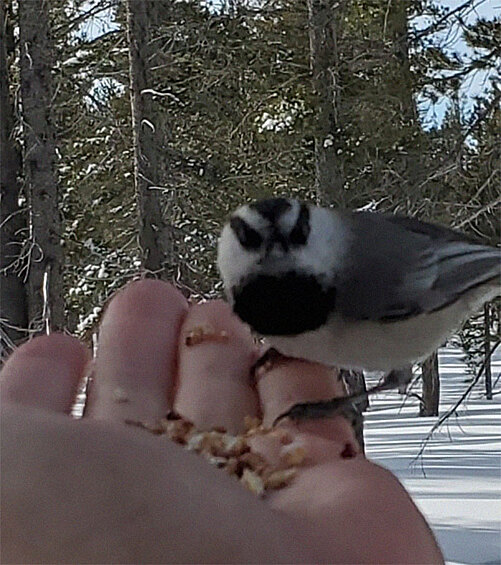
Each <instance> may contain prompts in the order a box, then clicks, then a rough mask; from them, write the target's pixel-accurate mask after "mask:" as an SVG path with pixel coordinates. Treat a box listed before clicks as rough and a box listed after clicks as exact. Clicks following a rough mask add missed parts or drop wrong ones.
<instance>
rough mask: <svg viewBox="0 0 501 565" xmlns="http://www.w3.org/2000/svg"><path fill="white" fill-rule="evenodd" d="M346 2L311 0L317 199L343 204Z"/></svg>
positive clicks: (309, 1) (309, 3)
mask: <svg viewBox="0 0 501 565" xmlns="http://www.w3.org/2000/svg"><path fill="white" fill-rule="evenodd" d="M343 4H344V3H343V2H338V3H337V4H335V5H334V4H333V3H332V2H330V1H329V0H308V10H309V35H310V51H311V67H312V74H313V77H312V79H313V87H314V91H315V94H316V98H317V106H318V111H317V123H316V131H315V167H316V192H317V199H318V201H319V202H321V203H322V204H333V203H337V204H342V203H343V201H344V198H343V186H344V174H343V167H342V159H343V158H340V156H339V154H338V147H339V145H338V143H335V141H336V139H337V138H338V137H340V135H339V134H340V132H341V122H342V120H343V116H342V115H341V104H340V96H341V91H342V85H341V84H340V81H341V76H340V56H341V55H340V52H339V49H340V46H339V37H338V35H339V29H338V28H339V22H340V20H341V17H342V6H343Z"/></svg>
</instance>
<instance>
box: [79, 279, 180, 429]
mask: <svg viewBox="0 0 501 565" xmlns="http://www.w3.org/2000/svg"><path fill="white" fill-rule="evenodd" d="M187 309H188V305H187V302H186V300H185V298H184V297H183V296H182V294H181V293H180V292H179V291H178V290H176V289H175V288H174V287H173V286H172V285H170V284H167V283H165V282H161V281H157V280H150V279H145V280H141V281H135V282H133V283H131V284H129V285H128V286H127V287H125V288H124V289H122V290H121V291H120V292H118V294H117V295H116V296H115V297H114V298H113V299H112V300H111V302H110V304H109V306H108V308H107V309H106V312H105V314H104V316H103V321H102V324H101V328H100V334H99V346H98V352H97V355H96V359H95V365H94V374H93V380H92V385H91V388H90V394H89V400H88V406H87V407H86V411H85V416H86V417H92V418H97V419H104V420H115V421H123V420H126V419H132V420H145V421H148V420H154V419H157V418H160V417H162V416H165V414H166V412H167V411H168V409H169V407H170V405H171V393H172V387H173V382H174V375H175V364H176V353H177V341H178V334H179V327H180V325H181V322H182V319H183V317H184V316H185V314H186V312H187Z"/></svg>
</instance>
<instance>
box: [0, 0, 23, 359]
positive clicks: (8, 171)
mask: <svg viewBox="0 0 501 565" xmlns="http://www.w3.org/2000/svg"><path fill="white" fill-rule="evenodd" d="M9 17H10V14H9V13H8V11H7V3H6V2H5V1H2V2H0V164H1V165H0V191H1V203H2V204H1V206H0V276H1V284H0V319H1V328H2V332H5V335H4V336H2V339H1V340H0V343H1V344H2V345H0V347H1V348H2V349H3V343H4V341H7V342H8V344H9V345H10V346H12V345H15V344H16V343H18V342H19V341H20V340H21V339H22V338H23V337H24V336H25V331H23V329H26V328H27V327H28V311H27V304H26V289H25V284H24V281H23V279H22V276H21V273H20V270H21V269H20V267H21V265H20V261H21V258H20V253H21V245H22V238H23V235H22V233H21V231H22V229H23V228H25V227H26V215H25V213H24V211H23V208H21V206H20V205H19V197H20V193H21V184H20V177H21V174H22V161H21V154H20V152H19V150H18V148H17V147H16V145H15V143H14V141H13V139H12V131H13V127H14V108H13V102H12V101H11V99H10V95H9V84H10V80H9V69H8V63H7V58H8V54H10V53H12V52H13V48H14V45H13V43H14V38H13V28H12V22H10V21H9ZM8 43H9V44H8ZM2 349H0V357H2Z"/></svg>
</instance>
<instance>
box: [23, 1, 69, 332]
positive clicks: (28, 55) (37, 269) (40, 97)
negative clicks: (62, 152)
mask: <svg viewBox="0 0 501 565" xmlns="http://www.w3.org/2000/svg"><path fill="white" fill-rule="evenodd" d="M48 9H49V3H48V2H46V1H45V0H31V1H30V2H19V5H18V10H19V45H20V82H21V100H22V117H23V139H24V148H23V165H24V179H25V183H26V187H27V193H28V201H29V211H30V218H29V226H30V264H29V276H28V310H29V320H30V324H31V325H32V326H33V329H34V330H35V331H49V330H58V329H62V328H63V327H64V293H63V250H62V247H61V237H62V228H61V217H60V210H59V205H60V201H59V185H58V180H57V176H56V165H55V163H56V139H55V125H54V122H53V116H52V105H53V95H54V91H53V85H52V74H51V73H52V68H53V62H52V43H51V37H50V30H49V16H48Z"/></svg>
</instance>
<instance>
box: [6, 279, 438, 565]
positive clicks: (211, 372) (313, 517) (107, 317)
mask: <svg viewBox="0 0 501 565" xmlns="http://www.w3.org/2000/svg"><path fill="white" fill-rule="evenodd" d="M200 326H202V327H204V332H205V336H204V338H203V339H202V340H199V342H196V341H197V340H195V341H190V336H192V335H193V332H194V331H195V333H196V332H197V331H198V330H197V328H200ZM257 358H258V351H257V350H256V346H255V344H254V341H253V339H252V336H251V335H250V332H249V330H248V328H247V327H246V326H244V325H243V324H242V323H241V322H240V321H239V320H237V319H236V318H235V317H234V316H233V315H232V313H231V311H230V308H229V307H228V306H227V305H226V304H225V303H224V302H222V301H213V302H209V303H205V304H200V305H194V306H191V308H189V307H188V304H187V303H186V301H185V299H184V298H183V297H182V296H181V294H180V293H178V292H177V291H176V290H175V289H174V288H173V287H172V286H170V285H168V284H166V283H162V282H159V281H152V280H143V281H139V282H134V283H132V284H130V285H128V286H127V287H126V288H125V289H123V290H122V291H120V292H119V293H118V294H117V295H116V296H115V297H114V299H113V300H112V301H111V303H110V305H109V306H108V308H107V310H106V312H105V314H104V317H103V321H102V325H101V332H100V345H99V349H98V354H97V356H96V359H95V360H94V361H93V363H92V367H91V370H92V374H93V381H92V387H91V391H90V395H89V401H88V405H87V407H86V411H85V416H84V418H83V419H81V420H74V419H72V418H71V417H70V416H69V411H70V409H71V406H72V403H73V400H74V396H75V391H76V388H77V385H78V382H79V380H80V379H81V377H82V375H83V374H84V373H85V371H86V370H89V361H90V356H89V354H88V352H87V351H86V350H85V348H84V347H83V346H82V345H81V344H80V343H79V342H78V341H77V340H75V339H74V338H72V337H69V336H66V335H58V334H52V335H50V336H44V337H38V338H36V339H34V340H32V341H30V342H28V343H27V344H25V345H23V346H22V347H20V348H19V349H17V350H16V352H15V353H14V354H13V355H12V357H11V358H10V359H9V360H8V361H7V363H6V364H5V366H4V368H3V370H2V373H1V375H0V377H1V378H0V384H1V405H2V410H1V415H2V421H1V426H2V427H1V430H2V436H1V440H2V441H1V465H2V483H1V487H2V492H1V512H2V528H1V547H2V555H1V559H2V562H4V563H70V562H71V563H75V562H78V563H133V562H136V563H195V562H197V563H209V562H210V563H242V562H246V563H313V562H316V563H420V564H423V563H443V559H442V556H441V554H440V552H439V550H438V548H437V545H436V543H435V540H434V538H433V536H432V534H431V532H430V530H429V528H428V526H427V524H426V522H425V521H424V519H423V517H422V516H421V514H420V513H419V512H418V510H417V509H416V507H415V506H414V504H413V502H412V501H411V499H410V498H409V496H408V495H407V493H406V492H405V490H404V489H403V488H402V486H401V485H400V484H399V482H398V481H397V479H396V478H395V477H394V476H393V475H392V474H391V473H389V472H388V471H386V470H384V469H382V468H380V467H378V466H377V465H374V464H372V463H370V462H369V461H367V459H365V458H364V457H363V456H362V455H361V454H360V453H358V447H357V445H356V441H355V439H354V437H353V432H352V430H351V428H350V426H349V424H348V423H347V422H346V420H345V419H343V418H342V417H341V416H338V417H334V418H331V419H325V420H320V421H308V422H303V423H300V424H295V423H291V422H288V421H285V422H283V423H281V424H280V426H281V427H283V428H284V429H285V430H286V431H287V432H288V434H289V435H290V437H291V438H292V440H293V444H294V445H301V447H302V448H304V449H305V451H306V454H307V459H306V461H305V465H303V466H302V467H301V468H300V469H299V472H298V474H297V476H296V478H295V479H294V481H293V482H292V483H291V484H290V485H288V486H287V487H286V488H284V489H282V490H277V491H274V492H272V493H270V494H269V495H267V496H266V498H264V499H258V498H257V497H256V496H255V495H253V494H251V493H250V492H247V491H246V490H245V489H243V488H242V486H241V485H240V484H239V483H238V482H237V481H236V480H235V479H234V478H233V477H229V476H228V475H227V474H225V473H224V472H222V471H220V470H218V469H216V468H214V467H212V466H210V465H209V464H208V463H207V462H206V461H205V460H204V459H203V458H202V457H200V456H197V455H195V454H193V453H189V452H187V451H186V450H184V449H183V448H181V447H179V446H178V445H176V444H174V443H172V442H170V441H168V440H167V439H166V438H165V437H162V436H160V437H158V436H153V435H151V434H149V433H147V432H145V431H144V430H140V429H137V428H135V427H133V426H128V425H126V424H125V423H124V420H125V419H135V420H146V421H152V422H153V421H155V420H156V419H158V418H159V417H161V416H164V415H165V413H166V412H167V410H169V409H171V408H174V409H175V410H176V411H178V412H179V413H181V414H183V415H184V416H185V417H188V418H189V419H191V420H192V421H193V422H194V423H195V424H196V426H197V427H199V428H201V429H210V428H212V427H214V426H215V425H223V426H225V427H226V428H227V429H228V430H229V431H232V432H234V433H236V432H238V431H241V430H242V428H243V417H244V416H245V415H262V416H263V418H264V420H265V422H266V423H270V422H271V421H273V419H274V418H275V417H276V416H277V415H278V414H280V413H282V412H283V411H285V410H286V409H287V408H288V407H289V406H290V405H291V404H294V403H297V402H301V401H307V400H313V399H315V400H319V399H321V398H329V397H332V396H334V395H343V394H344V391H343V389H342V386H341V384H340V382H339V381H338V378H337V373H336V372H335V371H334V370H332V369H329V368H327V367H324V366H322V365H317V364H313V363H306V362H305V361H300V360H290V359H283V360H281V361H279V362H277V363H272V364H271V365H270V366H263V367H261V368H260V369H258V370H257V371H256V375H255V380H252V379H250V378H249V373H250V369H251V366H252V365H253V363H254V362H255V360H256V359H257ZM254 441H255V444H254V449H256V450H258V451H259V452H261V454H263V455H264V456H266V457H267V458H268V459H269V460H270V461H274V460H276V459H277V458H280V456H281V453H282V450H283V445H282V444H281V443H280V441H279V440H278V439H276V438H274V437H268V438H262V437H257V438H256V439H255V440H254ZM347 446H348V447H349V449H347Z"/></svg>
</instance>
